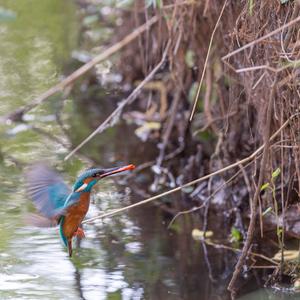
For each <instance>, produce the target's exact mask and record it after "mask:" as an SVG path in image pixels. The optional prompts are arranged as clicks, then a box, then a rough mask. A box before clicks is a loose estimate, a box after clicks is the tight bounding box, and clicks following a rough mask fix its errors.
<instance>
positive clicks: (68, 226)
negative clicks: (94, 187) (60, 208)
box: [63, 193, 90, 239]
mask: <svg viewBox="0 0 300 300" xmlns="http://www.w3.org/2000/svg"><path fill="white" fill-rule="evenodd" d="M89 205H90V193H82V194H81V195H80V198H79V202H78V203H77V204H74V205H73V206H71V207H70V208H69V209H68V212H67V214H66V216H65V218H64V224H63V233H64V235H65V237H66V238H67V239H70V238H72V237H73V235H74V232H75V231H76V230H77V228H78V226H79V225H80V223H81V222H82V220H83V218H84V217H85V215H86V213H87V211H88V209H89Z"/></svg>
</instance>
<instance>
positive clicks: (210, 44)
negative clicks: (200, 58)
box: [190, 0, 228, 121]
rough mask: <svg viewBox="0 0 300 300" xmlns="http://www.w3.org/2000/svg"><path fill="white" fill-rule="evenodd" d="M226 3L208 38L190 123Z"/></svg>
mask: <svg viewBox="0 0 300 300" xmlns="http://www.w3.org/2000/svg"><path fill="white" fill-rule="evenodd" d="M227 1H228V0H225V1H224V4H223V7H222V10H221V12H220V15H219V17H218V20H217V22H216V25H215V27H214V30H213V32H212V34H211V37H210V41H209V45H208V50H207V54H206V58H205V62H204V66H203V71H202V75H201V79H200V83H199V86H198V89H197V93H196V97H195V99H194V105H193V108H192V112H191V115H190V121H192V119H193V116H194V114H195V110H196V107H197V102H198V98H199V94H200V90H201V87H202V83H203V79H204V75H205V70H206V66H207V63H208V58H209V54H210V50H211V46H212V42H213V38H214V36H215V33H216V30H217V28H218V25H219V23H220V20H221V17H222V15H223V12H224V10H225V7H226V4H227Z"/></svg>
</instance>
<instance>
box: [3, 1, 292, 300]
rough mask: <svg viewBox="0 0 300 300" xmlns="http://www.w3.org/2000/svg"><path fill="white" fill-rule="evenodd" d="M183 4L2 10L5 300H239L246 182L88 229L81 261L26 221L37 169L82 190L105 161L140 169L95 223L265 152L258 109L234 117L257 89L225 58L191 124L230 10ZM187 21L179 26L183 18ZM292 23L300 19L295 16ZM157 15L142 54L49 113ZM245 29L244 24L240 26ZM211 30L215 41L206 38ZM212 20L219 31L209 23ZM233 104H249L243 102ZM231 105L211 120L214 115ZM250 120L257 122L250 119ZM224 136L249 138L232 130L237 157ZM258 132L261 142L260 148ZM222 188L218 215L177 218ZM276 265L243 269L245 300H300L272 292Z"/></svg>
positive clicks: (110, 192)
mask: <svg viewBox="0 0 300 300" xmlns="http://www.w3.org/2000/svg"><path fill="white" fill-rule="evenodd" d="M175 2H176V1H175ZM175 2H174V3H173V2H172V1H167V3H163V1H125V0H123V1H121V0H120V1H113V0H103V1H97V0H94V1H92V0H90V1H88V0H86V1H85V0H78V1H71V0H42V1H40V0H2V1H1V3H0V115H1V124H0V134H1V136H0V182H1V186H0V218H1V221H0V299H30V300H33V299H87V300H88V299H124V300H127V299H135V300H137V299H155V300H158V299H163V300H167V299H175V300H176V299H189V300H193V299H195V300H196V299H230V295H229V294H228V292H227V285H228V282H229V280H230V278H231V276H232V272H233V270H234V265H235V263H236V260H237V256H238V253H239V251H238V250H237V249H240V246H241V243H242V240H243V238H244V237H245V226H244V222H247V221H245V219H246V220H247V219H248V215H247V212H246V209H244V208H245V206H247V204H248V197H249V189H247V187H246V186H245V185H244V186H242V187H241V185H238V184H235V183H237V182H241V181H240V179H238V180H237V181H234V184H233V185H232V186H230V187H228V188H225V187H224V188H223V189H221V190H220V184H221V185H222V184H224V182H225V179H224V178H223V177H222V176H218V177H216V179H215V180H212V181H207V182H203V183H202V184H199V185H198V186H196V187H190V188H186V189H184V190H183V191H181V192H180V193H178V194H172V195H170V196H168V197H165V198H163V199H162V200H158V201H157V202H155V204H150V205H145V206H140V207H138V208H135V209H132V210H129V211H127V212H124V213H122V214H119V215H117V216H115V217H111V218H106V219H103V220H97V221H95V222H93V223H90V224H86V225H84V228H85V233H86V238H85V239H83V240H81V241H80V242H77V245H76V249H75V251H74V257H73V258H72V259H69V257H68V254H67V252H66V250H65V249H64V247H63V246H62V244H61V242H60V239H59V237H58V229H57V228H51V229H47V228H43V229H41V228H35V227H31V226H27V225H26V224H25V222H24V217H25V216H26V214H27V213H28V212H32V211H34V208H33V206H32V204H31V203H30V201H29V199H28V197H27V196H26V191H25V188H24V178H23V172H24V169H25V168H26V166H28V165H30V164H31V163H33V162H35V161H45V162H47V163H48V164H50V165H51V166H53V168H55V169H57V170H58V171H59V172H61V173H62V175H63V177H64V179H65V181H66V182H67V183H68V184H69V185H70V186H71V185H72V184H73V183H74V182H75V179H76V177H77V175H78V174H79V173H80V172H81V171H82V170H84V169H86V168H88V167H91V166H101V167H113V166H117V165H124V164H129V163H133V164H135V165H136V166H137V167H138V169H137V171H136V173H133V174H131V175H127V176H120V177H119V178H116V179H114V180H111V179H107V180H103V181H102V182H101V184H99V185H98V186H97V187H96V188H95V191H94V193H93V196H92V205H91V207H90V211H89V213H88V215H87V217H88V218H90V217H93V216H96V215H98V214H99V213H100V212H103V211H108V210H110V209H114V208H119V207H122V206H125V205H129V204H131V203H133V202H137V201H140V200H142V199H144V198H147V197H149V196H151V195H153V194H157V193H159V192H162V191H164V190H167V189H171V188H174V187H175V186H178V185H181V184H183V183H185V182H188V181H190V180H192V179H195V178H197V177H200V176H202V175H204V174H206V173H208V172H209V171H213V170H215V169H218V168H220V167H221V166H224V164H223V163H224V162H226V163H227V162H232V161H235V160H236V159H238V158H243V157H245V156H246V155H248V154H249V153H251V152H252V150H253V149H255V147H256V146H257V145H259V144H260V141H261V136H260V135H259V128H257V127H258V126H259V125H257V124H258V123H257V122H256V117H257V114H256V113H255V109H254V107H257V103H255V105H256V106H255V105H253V106H251V107H250V108H249V107H248V108H249V110H248V109H247V108H245V109H243V110H242V112H239V113H240V116H242V117H240V118H236V119H234V120H233V125H232V123H230V121H228V120H229V119H230V118H231V117H232V116H233V115H234V114H235V109H237V110H239V109H240V107H239V105H240V104H241V103H243V105H244V103H245V102H246V99H247V98H246V96H247V91H245V89H244V87H241V86H240V85H238V88H237V89H236V90H234V91H233V90H232V89H231V87H229V86H232V85H233V84H235V80H234V79H231V78H229V76H227V75H226V74H225V75H224V74H223V70H222V67H221V63H220V60H214V59H212V60H211V64H210V67H209V72H210V73H209V74H213V75H211V76H212V78H213V81H214V83H213V84H212V87H210V82H211V80H212V79H209V77H207V78H206V79H205V83H204V90H203V91H201V94H200V96H201V101H200V102H199V103H198V106H197V112H196V115H195V121H194V123H193V125H189V122H188V117H189V113H190V109H191V106H192V104H193V99H194V97H195V95H196V90H197V86H198V84H199V80H200V75H201V73H200V70H201V69H202V66H203V63H204V59H205V55H206V53H207V47H208V44H209V38H208V37H209V36H210V35H211V32H212V30H213V28H214V24H215V22H216V19H217V17H218V15H219V13H220V9H221V4H216V5H214V6H213V8H211V7H206V5H207V2H209V1H202V2H203V3H202V2H201V3H199V4H197V3H194V1H181V2H182V3H181V2H180V3H177V2H176V3H175ZM241 2H245V3H246V2H247V1H241ZM245 3H242V4H240V5H241V6H242V5H244V4H245ZM175 4H176V5H175ZM177 4H178V7H177ZM253 5H254V4H253ZM174 7H175V8H176V10H174ZM210 8H211V9H210ZM227 8H228V11H229V12H228V13H227V15H226V17H227V18H228V17H229V16H230V15H236V14H235V11H238V10H239V11H240V8H241V7H234V5H231V4H230V5H229V6H228V7H227ZM205 9H206V10H205ZM252 9H254V10H255V9H256V10H259V7H257V6H253V7H252ZM282 9H285V8H282ZM179 12H180V13H181V15H180V17H178V20H180V21H178V24H179V25H178V27H176V26H177V25H176V26H175V25H174V24H171V23H170V22H171V21H172V17H174V18H175V19H176V18H177V17H176V16H177V14H179ZM247 13H249V11H247ZM284 13H285V12H282V15H284ZM203 14H205V15H204V17H203V18H202V16H203ZM291 14H292V11H288V14H287V15H288V16H290V15H291ZM153 16H160V17H162V20H163V21H161V20H158V21H157V20H155V21H154V23H157V24H155V29H153V30H150V26H152V25H149V28H148V29H147V30H146V31H145V32H144V33H142V34H140V35H138V36H137V38H136V40H135V41H134V43H133V44H132V45H127V46H126V47H124V49H122V50H121V52H120V53H119V52H114V53H113V55H112V56H110V57H109V58H108V59H105V60H104V61H101V62H99V63H97V64H96V65H95V66H94V67H93V68H92V70H91V72H88V73H86V74H85V75H84V76H82V77H80V78H78V79H76V80H74V81H73V82H72V83H71V84H69V85H68V86H67V87H65V88H64V89H63V91H61V92H58V93H55V94H53V95H51V97H47V99H46V100H45V101H42V103H41V104H38V105H36V104H35V99H37V97H39V96H40V95H41V94H43V93H44V92H45V91H47V90H48V89H50V88H51V87H53V86H54V85H55V84H57V83H59V82H60V81H61V80H63V78H65V76H67V75H69V74H71V73H72V72H74V71H75V70H76V69H78V68H79V67H80V66H82V65H83V64H85V63H87V62H88V61H90V60H91V59H92V58H93V57H95V56H96V55H98V54H99V53H102V52H103V51H104V50H105V49H107V48H108V47H109V46H111V45H114V44H117V43H118V41H120V40H122V38H124V37H125V36H127V35H128V34H130V33H131V32H132V31H134V29H136V28H139V26H141V25H142V24H144V23H145V22H146V23H147V22H149V20H150V21H151V18H152V17H153ZM200 16H201V18H202V19H201V18H200ZM176 20H177V19H176ZM234 22H235V19H234V18H233V19H232V20H230V22H229V23H230V24H231V23H234ZM200 23H201V24H202V25H201V26H202V27H201V28H202V29H201V35H199V33H198V32H197V31H196V29H195V28H197V26H199V24H200ZM206 23H207V28H206V27H205V26H203V24H206ZM229 23H228V24H227V25H228V26H230V24H229ZM176 24H177V23H176ZM187 25H189V26H190V28H191V31H190V32H188V31H187V30H186V29H187V28H189V27H185V26H187ZM172 26H173V27H172ZM170 28H171V29H170ZM199 28H200V27H199ZM225 31H226V29H225V28H224V27H222V30H221V32H220V33H219V34H220V35H222V36H223V37H224V39H229V36H228V35H227V34H226V33H225ZM166 36H168V39H169V41H171V42H169V46H168V43H167V41H168V39H166V38H165V37H166ZM245 39H246V40H247V39H248V37H247V38H246V37H245ZM217 41H218V42H216V45H218V43H219V42H220V43H221V39H220V38H219V37H218V36H217ZM241 41H242V39H241ZM228 44H230V43H229V42H228ZM170 45H171V46H170ZM199 45H202V46H199ZM216 45H215V48H214V49H213V57H215V56H218V55H219V54H220V53H223V54H225V53H227V50H228V48H226V47H225V48H224V49H218V48H217V46H216ZM168 47H169V48H168ZM165 49H167V50H165ZM164 51H165V52H167V53H168V57H169V59H168V61H164V62H163V63H162V65H161V66H160V69H159V72H157V74H155V76H154V77H153V78H151V81H150V82H148V83H147V84H145V85H144V86H143V91H142V92H141V94H140V95H139V96H138V102H137V103H136V102H135V103H133V104H132V105H129V106H128V107H126V108H125V109H124V110H123V111H122V116H121V114H118V115H116V117H115V118H114V119H113V120H112V122H110V124H109V125H110V126H109V127H108V128H106V129H105V131H103V132H102V133H101V134H97V135H96V136H95V137H94V138H93V139H92V140H91V141H89V142H88V143H86V144H85V145H84V146H83V147H81V148H80V149H79V151H77V152H76V153H75V154H74V155H73V156H72V157H71V158H70V159H68V160H65V157H66V156H67V155H68V154H69V153H70V151H71V150H72V149H74V148H75V147H76V146H77V145H78V144H80V143H81V142H82V141H83V140H84V139H85V138H86V137H87V136H88V135H89V134H90V133H92V132H93V131H94V130H95V129H96V128H97V127H98V126H99V125H100V124H101V123H102V122H103V121H104V120H105V119H106V118H107V117H108V116H109V115H110V114H111V113H112V112H113V111H114V110H115V109H116V108H117V107H118V103H120V101H121V100H122V99H125V98H126V97H127V96H128V95H129V94H130V93H131V92H132V91H133V89H134V88H136V87H137V86H138V85H139V84H140V82H141V80H143V79H144V78H145V76H146V75H147V74H149V73H150V72H151V70H153V68H154V67H155V66H156V65H157V63H159V61H160V60H161V58H162V56H163V53H164ZM219 52H220V53H219ZM219 56H220V55H219ZM199 65H200V67H199ZM256 79H257V78H256ZM220 82H222V83H220ZM216 83H218V84H219V87H217V86H216ZM231 84H232V85H231ZM220 86H221V88H220ZM175 87H178V89H176V88H175ZM210 88H211V89H212V91H211V93H210V95H208V94H207V93H208V91H209V89H210ZM207 97H208V98H209V99H211V103H210V105H209V104H208V102H207V101H205V99H207ZM222 97H224V98H225V100H224V99H223V100H222ZM227 97H231V99H237V100H234V101H233V103H230V102H229V101H227V100H226V99H227ZM203 99H204V100H203ZM202 100H203V101H202ZM222 101H224V103H223V102H222ZM239 101H240V102H239ZM244 101H245V102H244ZM220 102H221V104H220V105H219V104H218V105H219V106H218V108H217V109H214V108H212V109H211V113H212V115H211V114H210V113H209V110H210V108H209V106H212V107H215V105H216V103H220ZM28 105H29V106H28ZM258 106H259V105H258ZM24 107H25V109H23V108H24ZM220 107H221V108H220ZM222 109H223V110H224V111H226V114H227V113H228V119H226V117H224V115H223V117H221V118H219V114H222V113H221V112H222ZM224 111H223V112H224ZM245 115H247V116H248V121H249V123H247V124H246V125H245V123H243V122H242V121H243V116H245ZM234 118H235V117H234ZM224 120H225V121H224ZM227 121H228V123H226V122H227ZM218 122H224V123H222V124H221V123H218ZM170 124H171V125H170ZM224 124H225V125H224ZM228 124H229V125H228ZM241 124H243V125H241ZM227 125H228V127H226V126H227ZM225 127H226V128H225ZM248 127H249V128H248ZM220 128H221V129H222V130H224V132H225V131H226V132H227V130H228V132H230V133H232V132H234V130H235V134H236V135H234V134H232V135H230V139H231V140H230V141H232V140H233V141H234V145H233V144H232V143H231V142H230V141H229V142H228V143H227V144H226V143H225V142H224V144H223V145H225V146H224V148H227V150H228V152H226V154H228V155H224V156H222V153H223V152H222V147H221V150H220V149H219V148H218V146H217V145H220V143H222V141H223V140H222V138H223V136H222V137H221V135H220V134H219V133H218V130H219V129H220ZM245 128H246V129H245ZM222 130H220V131H222ZM251 130H254V131H255V133H253V135H252V138H251V139H249V136H250V135H251V134H252V133H251V134H250V132H251ZM245 131H247V133H246V134H245ZM241 144H242V146H240V145H241ZM228 145H230V146H228ZM237 149H238V150H237ZM219 150H220V151H221V154H220V152H218V151H219ZM224 153H225V152H224ZM226 163H225V164H226ZM253 168H254V167H253ZM255 168H256V166H255ZM227 175H232V174H227ZM250 184H252V183H250ZM248 188H249V187H248ZM212 192H214V197H213V198H212V202H213V204H212V207H211V209H210V213H208V208H207V210H206V209H205V210H201V212H199V214H186V215H184V216H181V217H179V218H177V219H176V221H175V222H171V220H172V218H173V217H174V216H176V214H177V213H178V212H180V211H184V210H187V209H191V208H192V207H198V206H199V205H201V204H203V203H206V202H205V201H206V200H205V199H207V197H208V195H209V197H210V195H211V193H212ZM242 201H243V203H244V204H241V203H242ZM245 202H246V204H245ZM206 207H208V206H206ZM247 207H248V206H247ZM271 221H272V220H271ZM270 223H272V222H270ZM168 225H170V226H168ZM207 226H208V227H207ZM274 226H275V225H274V224H273V227H272V228H275V227H276V226H275V227H274ZM203 228H205V230H206V229H209V231H210V232H211V233H212V234H213V236H214V240H212V241H210V244H209V243H206V242H203V240H202V239H201V235H202V234H203V231H202V229H203ZM200 229H201V230H200ZM274 230H275V229H274ZM192 233H193V234H192ZM272 239H274V237H272ZM275 239H276V238H275ZM292 243H293V242H292ZM225 244H226V245H227V246H228V247H227V248H226V247H224V245H225ZM262 245H263V246H262ZM295 245H296V247H297V244H295ZM255 247H256V248H255V249H256V250H257V251H258V249H261V248H263V251H265V252H267V253H268V256H270V257H271V256H272V255H273V254H274V253H275V252H276V250H277V245H274V243H266V244H261V240H260V242H259V243H257V244H255ZM262 261H263V260H262ZM259 265H265V262H264V263H261V262H260V264H259ZM270 269H271V271H272V270H273V269H272V268H268V267H266V268H257V269H255V268H253V269H251V272H247V273H243V279H242V282H241V283H240V286H239V293H240V295H241V299H283V298H284V297H289V298H288V299H293V297H295V298H294V299H297V294H293V295H290V294H289V293H282V289H280V292H278V293H275V292H274V289H261V288H262V287H263V286H264V283H265V280H266V279H267V278H268V276H269V274H270ZM244 271H249V270H246V269H245V270H244Z"/></svg>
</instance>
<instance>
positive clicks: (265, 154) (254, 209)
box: [228, 75, 278, 295]
mask: <svg viewBox="0 0 300 300" xmlns="http://www.w3.org/2000/svg"><path fill="white" fill-rule="evenodd" d="M277 79H278V76H277V75H276V77H275V80H274V82H273V85H272V89H271V93H270V98H269V101H268V107H267V113H266V126H265V132H264V138H265V141H266V142H265V145H264V148H263V156H262V160H261V163H260V172H259V177H258V183H257V187H256V190H255V194H254V196H253V201H252V210H251V218H250V223H249V226H248V230H247V237H246V241H245V243H244V246H243V249H242V253H241V256H240V257H239V259H238V262H237V264H236V266H235V270H234V272H233V275H232V278H231V280H230V282H229V285H228V290H229V291H230V292H231V293H232V294H233V295H235V292H236V289H235V283H236V280H237V278H238V276H239V275H240V272H241V270H242V267H243V264H244V262H245V259H246V257H247V255H248V250H249V249H250V246H251V243H252V239H253V235H254V229H255V223H256V213H257V206H258V200H259V195H260V191H261V186H262V184H263V180H264V176H265V169H266V165H267V161H268V157H269V148H270V133H271V121H272V111H273V103H274V101H275V100H274V99H275V93H276V84H277Z"/></svg>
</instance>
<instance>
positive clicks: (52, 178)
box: [25, 163, 135, 257]
mask: <svg viewBox="0 0 300 300" xmlns="http://www.w3.org/2000/svg"><path fill="white" fill-rule="evenodd" d="M134 168H135V166H134V165H132V164H131V165H127V166H123V167H116V168H110V169H101V168H93V169H88V170H87V171H85V172H83V173H82V174H81V175H79V177H78V178H77V180H76V182H75V184H74V185H73V188H72V189H71V190H70V189H69V187H68V186H67V185H66V184H65V183H64V181H63V179H62V177H61V176H60V175H59V174H57V173H56V172H55V171H54V170H52V169H51V168H50V167H49V166H48V165H46V164H44V163H36V164H34V165H32V166H31V167H30V168H29V170H28V171H27V172H26V174H25V180H26V188H27V193H28V195H29V197H30V198H31V199H32V201H33V203H34V205H35V207H36V208H37V210H38V212H39V214H32V215H31V216H30V222H31V224H33V225H36V226H39V227H52V226H57V225H59V233H60V237H61V240H62V242H63V244H64V245H65V246H66V247H67V248H68V252H69V256H70V257H71V256H72V239H73V237H76V236H77V237H79V238H83V237H84V236H85V234H84V231H83V230H82V228H81V222H82V221H83V219H84V217H85V215H86V213H87V212H88V209H89V205H90V195H91V190H92V188H93V187H94V185H95V184H96V183H97V182H98V181H99V180H100V179H103V178H105V177H108V176H111V175H114V174H117V173H121V172H124V171H128V170H133V169H134Z"/></svg>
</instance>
